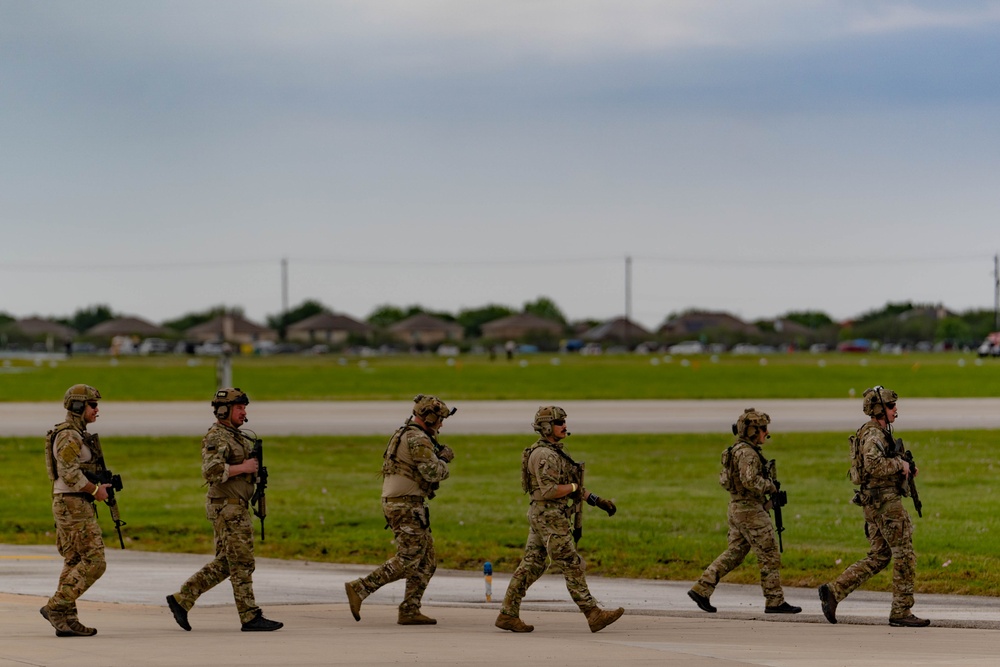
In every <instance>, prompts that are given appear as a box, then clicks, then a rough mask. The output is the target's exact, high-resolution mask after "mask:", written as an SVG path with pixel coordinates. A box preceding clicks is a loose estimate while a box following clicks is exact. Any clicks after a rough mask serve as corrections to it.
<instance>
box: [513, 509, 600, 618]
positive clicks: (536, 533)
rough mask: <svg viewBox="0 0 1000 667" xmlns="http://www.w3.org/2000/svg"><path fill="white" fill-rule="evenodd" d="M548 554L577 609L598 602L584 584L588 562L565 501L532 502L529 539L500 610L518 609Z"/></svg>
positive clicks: (582, 608) (581, 609)
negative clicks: (575, 539)
mask: <svg viewBox="0 0 1000 667" xmlns="http://www.w3.org/2000/svg"><path fill="white" fill-rule="evenodd" d="M549 558H551V559H552V562H553V563H555V564H556V565H557V566H558V567H559V568H560V569H561V570H562V574H563V577H564V578H565V579H566V590H568V591H569V595H570V597H571V598H573V602H575V603H576V606H578V607H579V608H580V611H582V612H584V613H586V612H587V611H589V610H591V609H593V608H594V607H596V606H597V602H596V601H595V600H594V598H593V596H592V595H591V594H590V589H589V588H588V587H587V577H586V575H585V570H586V568H587V566H586V564H584V562H583V559H582V558H580V554H578V553H577V551H576V544H575V543H574V542H573V535H572V531H571V529H570V523H569V508H568V507H567V506H566V505H565V501H564V502H563V503H546V502H532V503H531V506H530V507H529V508H528V542H527V544H526V545H525V547H524V558H522V559H521V563H520V565H518V566H517V569H516V570H514V574H513V575H512V576H511V578H510V584H508V586H507V593H506V595H504V598H503V607H502V608H501V610H500V611H501V612H503V613H504V614H507V615H508V616H518V615H519V614H520V613H521V600H522V599H523V598H524V596H525V594H527V592H528V588H530V587H531V585H532V584H533V583H535V582H536V581H538V578H539V577H541V576H542V574H544V572H545V569H546V568H547V567H548V560H549Z"/></svg>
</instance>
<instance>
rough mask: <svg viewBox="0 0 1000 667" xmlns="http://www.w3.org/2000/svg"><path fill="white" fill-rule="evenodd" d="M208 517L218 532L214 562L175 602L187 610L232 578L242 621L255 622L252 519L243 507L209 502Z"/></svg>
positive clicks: (200, 572) (191, 581) (182, 587)
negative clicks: (206, 592) (206, 593)
mask: <svg viewBox="0 0 1000 667" xmlns="http://www.w3.org/2000/svg"><path fill="white" fill-rule="evenodd" d="M205 515H206V517H207V518H208V520H209V521H211V522H212V528H213V529H214V531H215V560H213V561H212V562H211V563H209V564H208V565H206V566H205V567H203V568H201V569H200V570H198V571H197V572H195V573H194V574H193V575H192V576H191V578H190V579H188V580H187V581H185V582H184V585H183V586H181V590H180V592H179V593H175V594H174V599H176V600H177V602H179V603H180V605H181V606H182V607H184V609H187V610H188V611H190V610H191V607H193V606H194V603H195V601H196V600H197V599H198V598H199V597H200V596H201V594H202V593H204V592H205V591H207V590H209V589H211V588H214V587H215V586H216V585H217V584H219V583H221V582H223V581H225V580H226V578H228V579H229V583H230V584H232V586H233V598H234V599H235V600H236V610H237V611H238V612H239V614H240V622H241V623H246V622H248V621H251V620H253V618H254V617H255V616H256V615H257V612H258V611H260V607H258V606H257V602H256V601H255V600H254V596H253V571H254V568H255V566H256V564H255V561H254V557H253V520H252V519H251V517H250V510H249V509H247V508H246V507H244V506H243V505H235V504H233V505H228V504H218V505H217V504H214V503H211V502H208V503H206V506H205Z"/></svg>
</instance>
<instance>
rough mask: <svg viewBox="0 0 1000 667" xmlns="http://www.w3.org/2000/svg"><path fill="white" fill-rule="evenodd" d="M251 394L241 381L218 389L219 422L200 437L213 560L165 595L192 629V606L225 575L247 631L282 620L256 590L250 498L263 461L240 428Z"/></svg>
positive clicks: (178, 618) (214, 406)
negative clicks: (265, 608)
mask: <svg viewBox="0 0 1000 667" xmlns="http://www.w3.org/2000/svg"><path fill="white" fill-rule="evenodd" d="M249 404H250V399H249V398H248V397H247V395H246V394H245V393H243V391H241V390H240V388H239V387H235V388H230V389H220V390H219V391H217V392H215V397H214V398H213V399H212V410H213V411H214V413H215V418H216V422H215V423H214V424H212V426H211V428H209V429H208V433H207V434H206V435H205V437H204V438H203V439H202V441H201V474H202V477H204V478H205V481H206V482H207V483H208V494H207V498H206V502H205V516H206V517H207V518H208V520H209V521H211V522H212V528H213V530H214V533H215V560H213V561H212V562H211V563H209V564H208V565H206V566H205V567H203V568H201V569H200V570H199V571H198V572H196V573H195V574H194V575H192V576H191V578H190V579H188V580H187V581H186V582H184V585H183V586H181V590H180V592H178V593H174V594H173V595H168V596H167V604H168V605H169V606H170V611H171V612H173V615H174V620H175V621H177V625H179V626H181V627H182V628H184V629H185V630H191V624H190V623H188V612H189V611H191V608H192V607H193V606H194V603H195V601H196V600H197V599H198V597H199V596H200V595H201V594H202V593H204V592H205V591H207V590H209V589H210V588H213V587H214V586H215V585H216V584H218V583H220V582H222V581H224V580H225V579H226V578H227V577H228V578H229V582H230V583H231V584H232V585H233V597H234V598H235V599H236V610H237V611H238V612H239V614H240V623H241V624H242V627H241V630H242V631H243V632H268V631H271V630H278V629H280V628H281V627H282V626H283V625H284V624H283V623H279V622H277V621H272V620H269V619H266V618H264V615H263V613H262V612H261V610H260V607H258V606H257V603H256V601H255V600H254V596H253V577H252V575H253V571H254V567H255V562H254V555H253V520H252V519H251V516H250V509H249V507H250V498H251V497H252V496H253V493H254V480H255V476H256V474H257V470H258V467H259V462H258V461H257V459H255V458H249V455H250V452H251V450H252V448H253V439H252V438H250V437H248V436H247V435H245V434H244V433H242V432H241V431H240V427H241V426H243V424H245V423H246V422H248V421H249V420H248V419H247V406H248V405H249Z"/></svg>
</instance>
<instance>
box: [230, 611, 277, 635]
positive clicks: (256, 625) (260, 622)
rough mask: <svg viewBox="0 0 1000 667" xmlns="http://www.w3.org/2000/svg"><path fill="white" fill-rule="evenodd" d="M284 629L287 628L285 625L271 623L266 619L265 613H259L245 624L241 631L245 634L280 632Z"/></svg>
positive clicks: (275, 622)
mask: <svg viewBox="0 0 1000 667" xmlns="http://www.w3.org/2000/svg"><path fill="white" fill-rule="evenodd" d="M283 627H285V624H284V623H279V622H278V621H270V620H268V619H266V618H264V612H262V611H258V612H257V615H256V616H254V617H253V618H252V619H250V620H249V621H247V622H246V623H244V624H243V627H241V628H240V630H242V631H243V632H270V631H271V630H280V629H281V628H283Z"/></svg>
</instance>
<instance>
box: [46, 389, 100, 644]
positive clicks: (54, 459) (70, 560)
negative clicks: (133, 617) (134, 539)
mask: <svg viewBox="0 0 1000 667" xmlns="http://www.w3.org/2000/svg"><path fill="white" fill-rule="evenodd" d="M100 400H101V392H99V391H98V390H97V389H95V388H94V387H91V386H89V385H85V384H75V385H73V386H72V387H70V388H69V389H68V390H67V391H66V394H65V396H63V407H65V408H66V411H67V412H66V421H64V422H62V423H61V424H58V425H56V427H55V428H53V429H52V430H51V431H49V432H48V435H47V437H46V442H45V462H46V466H45V467H46V469H47V470H48V473H49V479H50V480H51V481H52V516H53V517H54V518H55V523H56V548H58V549H59V555H60V556H62V557H63V561H64V562H63V569H62V572H61V573H60V575H59V587H58V588H57V589H56V592H55V594H54V595H53V596H52V597H51V598H49V601H48V603H47V604H46V605H45V606H44V607H42V608H41V609H40V610H39V612H40V613H41V614H42V616H44V617H45V619H46V620H47V621H48V622H49V623H51V624H52V627H53V628H55V629H56V636H57V637H92V636H93V635H96V634H97V630H95V629H94V628H88V627H87V626H85V625H83V624H82V623H80V620H79V617H78V616H77V609H76V600H77V598H79V597H80V596H81V595H83V594H84V593H85V592H86V591H87V589H88V588H90V587H91V586H93V585H94V582H96V581H97V580H98V579H100V578H101V575H102V574H104V570H105V569H106V568H107V563H106V562H105V560H104V541H103V540H102V539H101V527H100V526H99V525H98V523H97V507H96V506H95V505H94V503H95V501H98V500H100V501H104V500H107V499H108V487H109V486H110V484H95V483H94V482H91V481H89V480H88V479H87V476H86V475H87V473H91V474H93V473H96V472H98V469H99V468H100V467H102V466H103V453H102V451H101V446H100V440H99V439H98V437H97V435H96V434H90V433H87V424H93V423H94V422H95V421H97V417H98V401H100Z"/></svg>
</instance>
